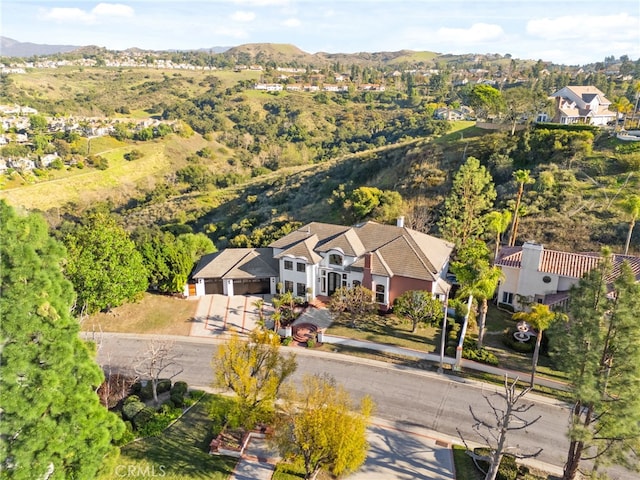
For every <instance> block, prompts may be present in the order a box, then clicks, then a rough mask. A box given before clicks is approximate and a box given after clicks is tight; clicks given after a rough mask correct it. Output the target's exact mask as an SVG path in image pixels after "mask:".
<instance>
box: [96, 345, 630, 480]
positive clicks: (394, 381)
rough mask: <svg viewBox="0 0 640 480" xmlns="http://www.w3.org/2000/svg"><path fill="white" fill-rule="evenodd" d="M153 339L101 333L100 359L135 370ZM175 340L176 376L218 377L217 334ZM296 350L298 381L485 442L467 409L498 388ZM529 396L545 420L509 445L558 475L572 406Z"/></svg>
mask: <svg viewBox="0 0 640 480" xmlns="http://www.w3.org/2000/svg"><path fill="white" fill-rule="evenodd" d="M154 337H156V338H167V337H162V336H152V335H136V334H115V333H103V334H101V337H100V339H98V340H99V343H100V347H99V351H98V361H99V362H100V363H101V364H102V365H103V366H105V367H106V366H110V367H111V368H112V371H130V370H131V365H132V364H133V361H134V359H135V358H136V356H137V355H138V353H139V352H140V351H141V350H142V349H143V348H144V344H145V342H146V341H147V340H148V339H150V338H154ZM171 338H172V339H173V340H175V345H174V348H175V350H176V351H177V352H179V354H180V359H181V363H182V365H181V366H182V367H184V372H183V373H182V374H181V375H180V376H179V377H177V379H180V380H184V381H186V382H188V383H189V384H190V385H192V386H199V387H209V386H210V385H211V383H212V381H213V372H212V369H211V358H212V356H213V353H214V352H215V350H216V348H217V345H218V341H216V339H213V338H194V337H171ZM291 351H292V352H294V353H297V354H298V355H297V361H298V370H297V371H296V373H295V374H294V376H293V379H292V381H294V382H299V381H301V380H302V378H303V376H304V375H305V374H321V373H329V374H330V375H332V376H333V377H335V378H336V380H337V381H338V382H340V383H342V384H343V385H345V386H346V387H347V389H348V390H349V391H350V392H351V394H352V395H353V396H354V397H355V398H360V397H362V396H364V395H371V396H372V397H373V399H374V401H375V402H376V405H377V410H376V412H375V415H376V416H377V417H380V418H382V419H383V420H385V421H387V422H389V424H390V425H392V426H394V427H395V428H399V429H401V430H416V429H418V430H420V431H427V432H431V433H430V434H431V435H432V436H433V438H439V439H443V440H445V441H448V442H459V437H458V433H457V432H458V430H460V431H461V432H462V434H463V436H464V437H465V439H467V441H471V442H480V440H481V439H480V438H479V437H477V436H476V435H475V434H474V432H473V429H472V427H471V426H472V423H473V422H472V420H471V415H470V412H469V408H473V410H474V411H475V412H476V413H479V414H483V415H485V416H487V417H488V416H489V414H490V412H489V410H488V405H487V402H486V400H485V397H484V396H485V395H491V394H493V393H495V391H496V387H495V386H488V385H486V384H482V383H479V382H475V381H471V380H465V379H461V378H459V377H449V376H446V375H438V374H435V373H432V372H425V371H420V370H415V369H411V368H408V367H403V366H400V365H391V364H387V363H384V362H379V361H375V360H368V359H363V358H358V357H350V356H347V355H340V354H330V353H326V352H318V351H314V350H306V349H298V348H291ZM527 400H528V401H530V402H532V403H533V404H534V407H533V408H532V410H531V411H530V417H527V418H535V417H537V416H538V415H540V416H541V419H540V420H539V421H538V422H537V423H536V424H535V425H533V426H531V427H530V428H529V429H528V430H527V432H524V431H520V432H512V433H511V436H510V437H509V445H510V446H511V447H513V448H515V450H518V451H521V452H527V451H532V450H537V449H538V448H539V447H543V448H544V450H543V452H542V454H541V455H540V456H539V457H538V458H537V459H536V460H532V461H529V462H528V463H530V464H532V465H534V466H538V467H541V468H544V469H545V470H546V471H548V472H550V473H553V474H556V475H560V474H561V473H562V468H561V466H562V465H563V464H564V461H565V455H566V452H567V449H568V441H567V439H566V428H567V422H568V416H569V413H568V407H567V406H566V405H564V404H562V403H559V402H556V401H553V400H549V399H547V398H544V397H540V396H538V395H533V394H531V395H530V396H528V397H527ZM536 462H541V464H539V465H537V464H536ZM554 467H555V468H554ZM608 473H609V475H610V477H611V478H613V479H619V480H637V478H638V477H637V475H635V474H631V473H629V472H628V471H626V470H624V469H621V468H615V467H614V468H612V469H610V470H609V471H608ZM380 478H383V477H380ZM385 480H386V477H385Z"/></svg>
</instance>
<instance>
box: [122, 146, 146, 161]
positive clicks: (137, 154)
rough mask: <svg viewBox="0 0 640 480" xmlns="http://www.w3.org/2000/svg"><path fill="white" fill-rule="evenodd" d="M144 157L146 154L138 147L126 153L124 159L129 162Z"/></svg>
mask: <svg viewBox="0 0 640 480" xmlns="http://www.w3.org/2000/svg"><path fill="white" fill-rule="evenodd" d="M142 157H144V154H143V153H142V152H141V151H140V150H138V149H133V150H131V151H130V152H128V153H125V154H124V159H125V160H127V161H129V162H131V161H133V160H137V159H138V158H142Z"/></svg>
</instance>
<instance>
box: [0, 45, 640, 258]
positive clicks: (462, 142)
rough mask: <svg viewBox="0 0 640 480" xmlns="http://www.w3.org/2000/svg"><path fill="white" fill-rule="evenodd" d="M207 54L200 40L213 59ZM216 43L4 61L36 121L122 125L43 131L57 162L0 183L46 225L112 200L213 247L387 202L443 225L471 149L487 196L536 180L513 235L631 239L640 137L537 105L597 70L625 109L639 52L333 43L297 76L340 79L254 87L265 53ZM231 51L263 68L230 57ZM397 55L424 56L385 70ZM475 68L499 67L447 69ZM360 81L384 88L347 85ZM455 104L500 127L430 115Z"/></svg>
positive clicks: (118, 210)
mask: <svg viewBox="0 0 640 480" xmlns="http://www.w3.org/2000/svg"><path fill="white" fill-rule="evenodd" d="M280 53H281V54H282V52H280ZM190 55H191V54H190ZM202 55H204V56H200V57H197V55H196V57H197V58H200V59H202V58H205V60H202V61H204V62H205V63H206V62H207V61H208V62H209V63H211V62H210V60H211V59H209V60H206V55H207V54H202ZM220 55H222V54H220ZM191 56H193V55H191ZM191 56H188V57H185V56H183V57H182V58H180V59H175V60H176V61H178V60H180V61H183V62H184V61H193V58H191ZM194 58H195V57H194ZM211 58H213V56H212V57H211ZM215 58H218V57H217V56H216V57H215ZM220 58H223V57H220ZM224 58H226V59H227V60H226V61H230V60H229V59H230V58H232V59H233V63H234V65H235V66H236V68H235V70H234V69H232V68H230V65H226V64H224V65H222V64H220V65H218V66H217V67H216V68H218V67H220V68H221V69H219V70H209V71H198V70H195V71H190V70H185V71H167V70H160V69H157V68H156V69H154V68H108V67H104V66H97V67H86V68H75V67H64V68H59V69H55V70H34V71H30V72H29V73H28V74H26V75H3V76H2V77H1V80H2V87H3V88H2V95H1V96H0V103H4V104H20V105H28V106H29V107H32V108H36V109H37V110H38V112H39V113H38V115H36V116H32V118H31V128H34V127H35V125H37V124H39V123H41V121H38V122H35V121H34V118H33V117H43V116H46V117H49V118H69V117H78V118H83V119H84V120H83V121H85V122H88V121H89V119H92V120H93V119H94V118H95V117H100V118H102V119H103V120H102V122H103V123H106V120H105V119H115V121H116V122H117V124H116V126H115V127H114V128H113V130H112V131H111V133H110V134H109V136H107V137H103V138H93V139H88V138H84V137H82V136H78V135H73V134H70V133H69V132H54V133H51V132H46V131H44V130H43V131H41V132H40V135H41V137H43V138H42V139H41V140H42V141H39V142H34V143H33V144H31V145H30V146H25V147H22V148H23V149H29V150H30V151H31V153H34V154H35V155H36V156H41V155H44V154H47V153H53V154H56V155H59V156H60V158H61V162H58V163H57V167H58V168H57V169H46V170H44V169H36V170H35V171H34V172H20V171H9V172H7V173H6V174H5V175H4V177H5V179H4V180H3V189H4V191H3V192H1V193H0V195H2V196H3V197H5V198H7V199H8V200H9V201H10V202H13V203H17V204H20V203H22V204H23V205H24V206H26V207H27V208H35V209H39V210H42V211H43V212H45V214H46V216H47V218H48V220H49V222H50V223H51V225H52V226H53V227H55V228H61V227H62V226H63V225H64V224H65V221H68V220H71V221H79V220H80V219H81V218H82V217H83V215H85V213H83V212H90V211H95V210H108V211H110V212H112V213H113V214H116V215H117V217H118V218H119V221H120V222H121V223H122V225H123V226H125V228H126V229H127V231H129V232H130V233H131V234H134V235H135V231H136V229H141V228H161V229H162V230H163V231H167V232H171V233H172V234H175V235H182V234H191V233H202V234H204V235H206V236H207V237H208V238H209V239H210V240H212V241H213V242H214V243H215V244H216V246H217V247H218V248H222V247H225V246H228V245H233V246H263V245H267V244H268V243H269V242H271V241H273V240H274V239H276V238H278V237H279V236H281V235H283V234H286V233H287V232H289V231H290V230H291V229H292V228H295V227H296V226H297V225H300V224H302V223H304V222H308V221H326V222H338V223H354V222H359V221H362V220H365V219H374V220H376V221H380V222H392V221H394V219H395V217H397V216H398V215H404V216H405V217H406V218H407V220H408V222H409V225H410V226H411V227H413V228H415V229H417V230H421V231H426V232H430V233H433V234H436V235H438V233H439V231H438V226H437V225H438V221H439V220H440V216H441V215H442V206H443V202H444V199H445V197H446V196H447V194H448V193H449V190H450V188H451V182H452V179H453V176H454V174H455V173H456V172H457V171H458V169H459V168H460V166H461V165H462V163H463V162H464V161H465V159H467V158H468V157H470V156H473V157H476V158H478V159H479V160H480V162H481V163H482V165H484V166H486V168H487V169H488V171H489V172H490V174H491V176H492V181H493V182H494V184H495V188H496V191H497V199H496V201H495V205H494V209H495V210H496V211H502V210H513V208H514V202H515V200H516V197H517V196H518V187H519V184H518V182H517V181H516V179H514V172H516V171H517V170H523V169H525V170H528V171H529V172H530V177H531V179H532V182H533V183H531V184H528V185H526V187H524V189H523V192H522V202H521V205H520V206H519V207H518V208H519V209H520V213H519V216H520V225H519V231H518V242H522V241H524V240H536V241H539V242H542V243H545V245H548V246H549V247H550V248H558V249H566V250H577V251H597V250H599V249H600V247H601V246H602V245H610V246H612V247H613V248H614V250H620V249H621V248H622V246H623V245H624V243H625V237H626V234H627V231H628V224H629V222H630V218H629V216H628V214H625V210H624V208H622V207H621V202H622V201H623V200H624V199H625V198H627V197H629V196H630V195H634V194H637V193H638V192H639V191H640V173H639V170H640V149H638V148H636V146H635V145H634V144H624V143H623V142H620V141H618V140H616V139H615V137H614V136H612V135H611V133H612V132H613V131H614V130H615V128H616V126H613V127H612V128H611V129H610V130H607V129H598V128H590V127H585V126H576V127H573V128H561V129H558V128H556V126H554V125H549V124H537V125H536V124H534V123H533V121H532V120H533V119H534V118H533V117H534V115H535V114H536V113H539V112H541V111H545V110H547V111H548V110H549V109H550V108H551V105H550V104H549V103H548V101H547V96H548V95H549V94H550V93H552V92H553V91H555V90H556V89H558V88H561V87H562V86H565V85H567V84H577V85H593V86H596V87H598V88H599V89H601V90H602V91H603V92H605V93H606V95H608V96H610V97H611V98H612V99H613V105H614V108H616V109H617V111H618V112H619V113H620V114H623V113H624V114H625V116H626V115H627V114H628V113H629V111H630V110H629V108H628V107H629V105H631V106H633V102H635V100H636V99H637V91H636V88H637V84H638V82H637V76H640V75H636V74H637V73H638V72H637V71H638V70H639V66H638V62H632V61H630V60H629V59H628V58H622V59H620V61H619V62H617V64H618V69H619V71H620V70H622V69H623V68H624V70H625V73H627V75H624V76H621V75H607V74H606V73H605V70H606V68H607V67H608V65H607V63H606V62H605V63H604V64H603V65H602V66H600V68H598V66H596V67H595V68H593V69H592V71H589V72H585V71H584V70H583V69H580V70H576V69H571V68H569V67H564V66H554V65H548V64H544V63H542V62H540V61H539V62H525V61H517V60H515V59H510V58H498V59H494V61H489V60H487V59H484V60H478V61H476V63H466V64H465V63H463V62H462V60H461V58H458V59H450V58H439V59H438V58H436V59H431V60H429V61H423V62H422V63H421V62H417V61H415V59H414V60H413V64H412V65H410V62H411V58H410V57H408V56H407V55H406V54H405V56H404V57H403V58H402V60H398V61H397V62H396V63H384V62H381V61H379V60H377V62H378V63H375V62H374V61H372V60H368V62H367V63H358V62H356V61H353V62H352V63H351V64H350V63H348V59H345V58H340V59H335V58H334V59H331V61H330V62H325V63H324V64H321V65H317V67H318V68H312V66H310V65H307V66H306V69H305V70H304V73H300V75H299V78H296V79H295V81H297V82H312V83H313V82H321V80H318V79H319V78H325V79H326V78H331V81H334V80H333V76H334V75H336V74H338V73H340V72H344V73H345V75H346V76H347V77H348V78H350V86H349V88H348V90H347V91H345V92H341V93H334V92H326V91H322V90H320V91H317V92H315V93H312V92H290V91H279V92H264V91H257V90H255V89H254V88H253V86H254V84H255V83H256V82H259V81H260V82H268V81H274V80H275V79H276V78H277V75H278V70H277V69H276V63H275V61H274V60H273V59H272V58H271V57H269V55H267V54H262V56H260V53H258V54H256V53H255V52H254V53H253V55H251V54H249V53H246V52H245V53H242V52H227V53H226V54H225V56H224ZM396 60H397V58H396ZM610 60H611V59H610ZM614 60H615V59H614ZM240 61H242V62H244V63H246V64H258V65H262V66H263V68H261V69H260V70H249V69H238V68H237V65H238V64H239V63H240ZM466 61H467V62H468V59H467V60H466ZM301 62H302V60H300V59H298V60H295V61H294V60H290V61H288V62H283V63H281V64H283V65H285V64H286V65H287V66H300V65H301ZM197 63H198V62H196V64H197ZM427 64H428V66H429V67H430V70H429V69H427V70H429V71H430V72H431V73H427V70H425V68H426V67H427ZM408 66H413V67H416V71H417V72H418V73H406V72H404V71H403V73H401V74H399V75H392V73H391V72H392V71H395V70H397V69H398V68H403V67H408ZM224 67H229V68H226V69H224ZM469 67H474V68H473V69H471V70H482V71H483V72H485V71H486V73H483V75H486V76H487V78H488V79H492V78H493V79H499V82H497V83H495V84H494V85H495V87H494V86H491V85H490V84H489V83H488V82H487V83H478V82H467V83H462V82H457V81H456V80H458V79H460V77H461V75H462V74H463V73H464V72H467V73H466V75H467V76H469V75H470V74H469V73H468V72H469ZM407 71H408V70H407ZM411 71H412V72H413V70H411ZM634 78H635V80H634ZM287 81H293V80H284V83H285V84H286V83H287ZM372 81H377V82H384V83H385V84H386V88H385V89H384V91H375V92H374V91H362V90H360V89H359V88H358V86H359V85H361V84H362V83H363V82H372ZM320 84H321V83H320ZM463 105H466V106H469V107H472V108H473V112H474V113H473V115H474V117H473V119H475V118H480V119H488V120H489V121H490V122H493V123H494V124H495V125H497V127H498V130H483V129H480V128H478V127H476V126H474V122H473V121H448V120H439V119H436V118H435V116H434V113H435V111H436V110H437V109H439V108H445V109H456V108H459V107H460V106H463ZM623 107H624V108H623ZM144 118H149V119H155V120H156V121H158V122H166V123H164V125H165V126H164V127H146V129H142V130H140V129H138V128H137V127H136V124H135V121H134V120H136V119H144ZM470 120H471V119H470ZM636 121H637V119H636ZM516 124H518V129H515V126H516ZM166 125H171V128H169V127H167V126H166ZM145 130H146V133H144V132H145ZM11 148H12V147H11V146H5V147H2V150H0V152H2V153H3V155H7V154H10V153H11V152H12V151H11ZM53 185H55V190H56V192H57V193H56V194H52V191H51V187H52V186H53ZM83 189H84V190H83ZM491 238H492V237H491V235H490V234H489V233H487V239H488V240H490V239H491ZM638 243H639V242H638V233H637V232H635V234H634V237H633V239H632V242H631V252H638V251H639V250H640V247H639V246H638Z"/></svg>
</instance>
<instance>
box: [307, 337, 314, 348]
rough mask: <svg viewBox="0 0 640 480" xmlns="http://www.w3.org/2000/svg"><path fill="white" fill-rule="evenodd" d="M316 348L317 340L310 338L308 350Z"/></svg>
mask: <svg viewBox="0 0 640 480" xmlns="http://www.w3.org/2000/svg"><path fill="white" fill-rule="evenodd" d="M315 346H316V339H315V338H310V339H308V340H307V348H313V347H315Z"/></svg>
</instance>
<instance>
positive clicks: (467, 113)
mask: <svg viewBox="0 0 640 480" xmlns="http://www.w3.org/2000/svg"><path fill="white" fill-rule="evenodd" d="M433 118H435V119H436V120H450V121H453V120H471V119H473V110H472V109H471V108H469V107H466V106H461V107H460V108H446V107H441V108H438V109H436V111H435V112H433Z"/></svg>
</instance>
